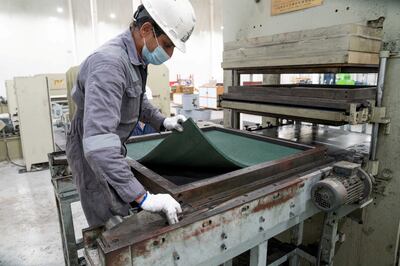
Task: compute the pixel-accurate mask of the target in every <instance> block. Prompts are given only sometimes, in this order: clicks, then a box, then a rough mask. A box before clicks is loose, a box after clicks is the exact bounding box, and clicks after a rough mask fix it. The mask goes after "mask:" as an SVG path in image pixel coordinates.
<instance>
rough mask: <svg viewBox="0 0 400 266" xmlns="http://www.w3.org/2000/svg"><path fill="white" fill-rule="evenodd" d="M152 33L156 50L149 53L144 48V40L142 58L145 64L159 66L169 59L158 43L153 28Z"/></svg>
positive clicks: (145, 47)
mask: <svg viewBox="0 0 400 266" xmlns="http://www.w3.org/2000/svg"><path fill="white" fill-rule="evenodd" d="M153 33H154V38H155V39H156V42H157V47H156V49H154V51H153V52H150V51H149V49H148V48H147V46H146V39H144V46H143V49H142V57H143V60H144V61H145V62H146V64H153V65H161V64H162V63H164V62H165V61H167V60H168V59H169V58H170V57H169V55H168V54H167V52H165V50H164V49H163V48H162V47H161V46H160V44H159V43H158V40H157V37H156V33H155V31H154V28H153Z"/></svg>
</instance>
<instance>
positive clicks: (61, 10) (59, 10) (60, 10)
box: [56, 7, 64, 14]
mask: <svg viewBox="0 0 400 266" xmlns="http://www.w3.org/2000/svg"><path fill="white" fill-rule="evenodd" d="M56 10H57V13H60V14H61V13H64V9H63V8H62V7H57V9H56Z"/></svg>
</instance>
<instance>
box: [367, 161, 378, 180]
mask: <svg viewBox="0 0 400 266" xmlns="http://www.w3.org/2000/svg"><path fill="white" fill-rule="evenodd" d="M365 170H366V171H367V172H368V173H370V174H371V175H372V176H376V175H378V170H379V161H378V160H376V161H368V162H367V167H366V169H365Z"/></svg>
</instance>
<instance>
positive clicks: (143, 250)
mask: <svg viewBox="0 0 400 266" xmlns="http://www.w3.org/2000/svg"><path fill="white" fill-rule="evenodd" d="M150 242H151V241H142V242H139V243H137V244H135V246H134V250H135V253H136V254H137V255H139V256H140V255H146V254H148V253H149V252H150V250H149V249H148V245H147V243H150Z"/></svg>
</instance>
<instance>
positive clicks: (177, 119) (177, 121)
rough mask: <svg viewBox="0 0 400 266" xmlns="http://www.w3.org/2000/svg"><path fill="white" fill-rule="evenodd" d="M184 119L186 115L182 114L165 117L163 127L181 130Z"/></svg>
mask: <svg viewBox="0 0 400 266" xmlns="http://www.w3.org/2000/svg"><path fill="white" fill-rule="evenodd" d="M185 121H186V117H185V116H184V115H177V116H172V117H168V118H165V120H164V123H163V125H164V127H165V128H166V129H167V130H173V129H175V130H178V131H179V132H182V131H183V127H182V123H183V122H185Z"/></svg>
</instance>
